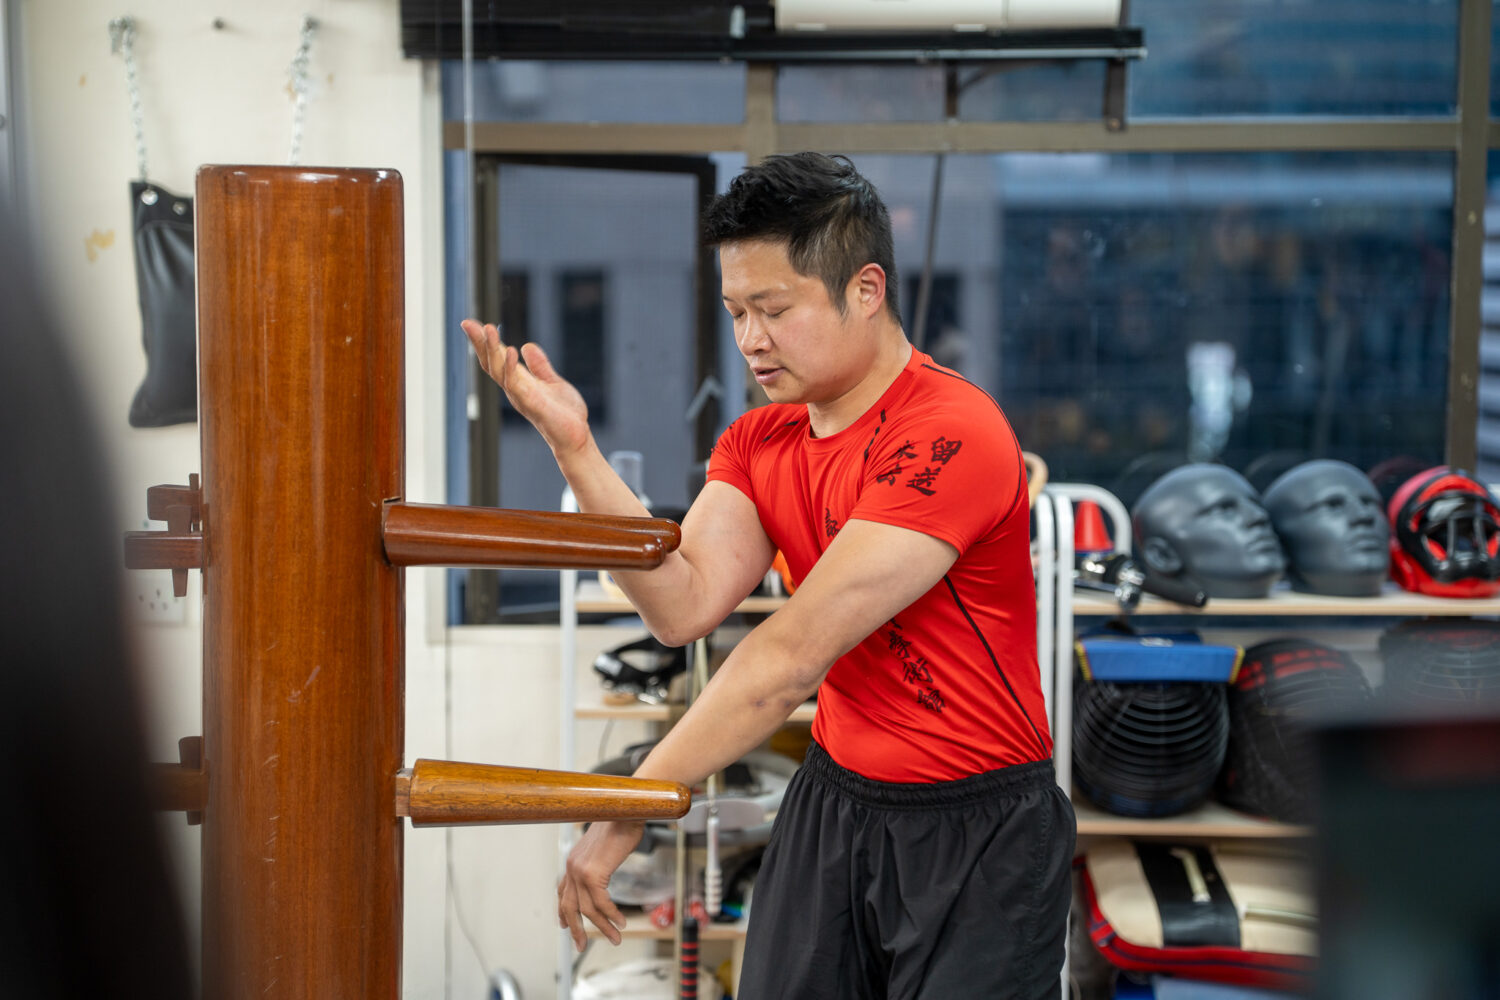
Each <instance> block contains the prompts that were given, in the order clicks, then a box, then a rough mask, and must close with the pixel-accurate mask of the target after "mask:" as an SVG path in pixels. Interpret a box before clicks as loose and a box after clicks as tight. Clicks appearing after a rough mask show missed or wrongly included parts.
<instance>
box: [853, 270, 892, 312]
mask: <svg viewBox="0 0 1500 1000" xmlns="http://www.w3.org/2000/svg"><path fill="white" fill-rule="evenodd" d="M847 295H848V298H849V303H850V305H852V306H853V307H854V308H855V309H857V310H858V314H859V315H860V316H863V317H865V318H866V319H868V318H870V317H871V316H874V315H875V314H876V313H878V312H879V311H880V310H881V309H883V308H885V268H883V267H881V266H880V265H879V264H876V263H873V262H872V263H869V264H866V265H865V266H864V267H862V268H860V269H859V270H858V271H856V272H854V277H852V278H850V279H849V285H848V288H847Z"/></svg>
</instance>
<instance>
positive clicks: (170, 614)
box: [126, 569, 187, 625]
mask: <svg viewBox="0 0 1500 1000" xmlns="http://www.w3.org/2000/svg"><path fill="white" fill-rule="evenodd" d="M126 595H127V597H126V601H127V603H128V605H129V608H130V615H131V617H133V618H134V619H135V620H136V621H138V622H145V623H147V624H150V625H181V624H183V623H184V622H186V621H187V599H186V598H183V597H178V596H177V595H176V594H174V593H172V571H171V570H169V569H136V570H130V571H129V589H128V590H126Z"/></svg>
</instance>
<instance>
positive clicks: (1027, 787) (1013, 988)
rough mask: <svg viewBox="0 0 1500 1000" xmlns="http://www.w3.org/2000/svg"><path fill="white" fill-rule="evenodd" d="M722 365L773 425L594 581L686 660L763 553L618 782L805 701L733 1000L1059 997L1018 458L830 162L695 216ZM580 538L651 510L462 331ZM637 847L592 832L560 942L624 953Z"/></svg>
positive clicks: (732, 449) (719, 455)
mask: <svg viewBox="0 0 1500 1000" xmlns="http://www.w3.org/2000/svg"><path fill="white" fill-rule="evenodd" d="M705 225H706V237H707V240H708V242H709V243H710V244H711V245H715V246H718V247H719V260H720V268H721V272H722V290H723V299H724V305H725V308H727V309H728V310H729V313H730V315H731V316H733V317H734V332H735V339H736V342H737V343H738V345H739V348H740V351H741V353H742V354H743V355H744V356H745V359H746V361H747V362H748V363H749V365H750V370H751V372H752V374H753V376H754V378H755V380H756V382H757V383H759V384H760V385H761V386H762V388H763V389H764V390H765V392H766V395H767V396H768V397H769V398H770V400H771V404H770V405H767V406H762V407H759V408H757V409H755V410H752V411H751V412H749V413H747V414H745V415H744V416H742V417H741V418H740V419H739V420H737V421H735V423H734V424H733V425H731V426H730V428H729V429H728V430H726V431H725V432H724V434H723V436H722V437H721V438H720V440H719V443H718V445H717V446H716V447H715V450H714V455H713V458H712V459H711V461H710V463H709V472H708V482H707V483H706V485H705V486H704V488H703V491H702V492H701V493H700V494H699V496H698V498H697V499H696V500H695V501H694V502H693V505H692V507H691V509H690V510H689V511H688V513H687V516H686V517H685V518H684V519H683V523H682V544H681V546H680V547H679V548H678V550H677V551H676V552H675V553H673V554H672V555H671V556H669V557H668V559H667V560H666V562H664V563H663V564H662V565H661V566H660V567H658V568H656V569H653V570H649V571H640V572H630V573H626V572H618V573H615V574H614V577H615V579H616V581H617V582H618V583H619V584H620V586H621V587H622V588H623V589H624V590H625V592H626V593H627V595H629V597H630V599H631V602H632V603H633V604H634V606H635V607H636V609H637V610H638V611H639V612H640V614H641V617H642V618H643V619H644V620H645V622H646V625H647V627H648V628H650V629H651V631H652V633H653V634H654V635H656V637H657V638H658V639H660V640H661V641H663V642H664V643H666V644H668V645H674V646H676V645H683V644H685V643H688V642H691V641H692V640H694V639H697V638H698V637H700V636H703V635H705V634H707V633H708V632H709V631H710V630H711V629H713V628H714V627H716V626H717V625H718V624H719V623H720V622H721V621H723V620H724V618H725V617H727V616H728V615H729V614H730V613H731V612H732V611H733V609H734V608H735V606H736V605H737V604H738V603H739V602H740V601H741V600H742V599H743V598H744V597H745V596H746V595H748V594H749V593H750V592H751V591H752V590H753V589H754V588H755V586H756V584H757V583H758V582H759V581H760V580H761V579H762V577H764V575H765V573H766V571H767V569H768V568H769V567H770V565H771V561H772V559H773V557H774V556H775V554H776V552H777V551H778V550H779V551H781V552H783V553H784V554H785V556H786V559H787V563H788V565H789V567H790V569H791V574H792V577H793V579H794V580H795V581H796V584H797V588H796V592H795V593H794V594H793V596H792V597H791V598H790V599H789V600H788V601H787V603H786V605H785V606H783V607H782V608H781V609H780V610H778V611H777V612H776V613H775V614H773V615H771V616H770V617H769V618H768V619H767V620H766V621H765V622H763V623H762V624H761V625H759V626H758V627H756V628H755V629H754V630H753V631H752V632H751V633H750V634H749V635H748V636H747V637H746V638H745V639H744V640H743V641H741V642H740V643H739V644H738V645H737V646H736V647H735V648H734V650H733V652H732V653H731V654H730V656H729V658H728V659H727V660H726V661H725V663H724V664H723V666H722V667H720V668H719V670H718V671H717V672H716V673H715V675H714V677H713V679H712V680H711V681H710V682H709V684H708V685H707V686H706V688H705V689H704V691H703V693H702V695H701V696H700V697H699V698H698V699H697V700H696V701H695V702H694V704H693V706H692V708H691V709H690V710H689V711H688V712H687V713H686V714H685V715H684V717H683V718H682V720H681V721H680V722H678V723H677V725H675V726H673V727H672V730H671V731H670V732H669V733H668V734H667V735H666V736H665V737H664V738H663V739H662V741H661V742H660V743H659V744H658V745H657V746H656V747H655V749H653V750H652V752H651V754H650V755H649V756H648V757H647V758H646V760H645V761H644V762H643V763H642V765H641V767H640V769H639V770H638V771H637V772H636V775H637V776H638V777H642V778H665V779H670V780H674V781H680V782H683V783H684V784H689V785H691V784H695V783H697V782H699V781H701V780H702V779H704V778H705V777H706V776H707V775H709V774H711V773H713V772H715V771H718V770H720V769H722V768H723V767H725V766H727V765H729V764H731V763H733V762H734V761H736V760H738V759H739V758H740V757H741V756H742V755H743V754H745V753H746V752H747V751H749V750H752V749H754V748H755V747H757V746H758V745H760V744H761V743H762V742H763V741H764V740H765V739H766V738H767V737H768V736H770V735H771V734H772V733H773V732H774V731H775V730H776V729H777V728H778V727H779V726H780V725H781V724H782V723H783V722H785V721H786V718H787V716H788V715H789V714H790V713H791V711H792V709H794V708H795V707H797V706H798V705H800V704H802V703H803V702H804V701H805V700H806V699H807V698H808V697H810V696H811V695H812V694H813V693H814V692H816V693H817V696H818V711H817V715H816V719H815V721H814V724H813V738H814V743H813V745H812V747H811V749H810V750H809V753H808V757H807V760H806V762H805V763H804V765H803V767H802V768H801V769H800V770H799V771H798V773H797V776H796V777H795V778H794V780H793V782H792V785H791V786H790V787H789V788H788V789H787V793H786V797H785V800H784V801H783V804H782V808H781V810H780V813H779V815H778V817H777V820H776V825H775V829H774V831H773V833H772V837H771V843H770V845H769V846H768V847H767V850H766V854H765V859H764V861H763V863H762V866H761V870H760V874H759V877H758V878H757V880H756V884H755V888H754V893H753V900H752V906H751V920H750V930H749V937H748V940H747V943H746V952H745V961H744V966H743V969H744V971H743V975H742V979H741V984H740V994H739V995H740V996H742V997H744V998H748V1000H761V998H767V1000H783V998H799V997H817V998H844V997H847V998H849V1000H866V998H883V997H890V998H897V997H900V998H917V997H923V998H933V1000H937V998H952V997H965V998H978V997H1006V998H1010V997H1014V998H1018V1000H1020V998H1024V1000H1032V998H1041V997H1055V996H1057V995H1058V993H1059V989H1060V977H1059V971H1060V969H1061V965H1062V959H1063V941H1064V938H1065V936H1066V924H1067V912H1068V899H1069V867H1070V862H1071V859H1072V853H1073V841H1074V821H1073V813H1072V809H1071V807H1070V805H1069V804H1068V801H1067V798H1066V796H1064V795H1063V794H1062V792H1061V790H1060V789H1058V787H1057V785H1056V779H1055V777H1054V774H1053V770H1052V763H1051V753H1052V741H1051V737H1050V734H1049V732H1048V727H1047V719H1046V712H1045V708H1044V706H1043V701H1042V695H1041V688H1040V681H1039V672H1038V668H1037V662H1036V608H1035V593H1034V584H1033V579H1032V574H1031V565H1030V556H1029V545H1030V542H1029V533H1030V532H1029V511H1028V505H1027V496H1026V483H1025V474H1024V471H1023V466H1022V464H1021V454H1020V448H1019V446H1018V445H1017V443H1016V440H1015V437H1014V435H1013V434H1012V432H1011V430H1010V426H1009V424H1008V423H1007V422H1006V420H1005V418H1004V416H1003V414H1002V413H1001V412H1000V409H999V407H998V406H997V405H996V404H995V403H994V401H993V400H991V399H990V398H989V397H988V396H987V395H986V394H985V393H984V392H983V391H982V390H980V389H978V388H977V387H975V386H973V385H972V384H970V383H969V382H967V381H965V380H964V379H963V378H962V377H961V376H959V375H957V374H956V373H954V372H952V371H949V370H947V369H945V368H942V367H940V366H938V365H936V364H934V363H933V361H932V359H931V358H929V357H928V356H926V355H925V354H922V353H921V352H919V351H916V350H915V349H914V348H913V347H912V345H911V344H910V343H909V342H908V341H907V339H906V335H905V332H904V331H903V329H902V327H901V320H900V313H899V311H898V309H897V303H896V297H895V273H896V272H895V264H894V253H893V250H892V237H891V227H890V219H889V215H888V213H887V211H886V208H885V206H884V204H883V203H882V202H881V200H880V197H879V195H878V193H877V192H876V191H875V189H874V187H873V186H872V185H871V184H870V183H869V182H868V181H867V180H866V179H865V178H864V177H862V176H861V175H860V174H859V173H858V172H857V171H856V170H855V169H854V167H853V165H852V164H850V163H849V162H848V161H847V160H845V159H843V158H837V157H827V156H822V155H819V154H812V153H802V154H796V155H793V156H775V157H770V158H769V159H768V160H767V161H766V162H765V163H763V164H760V165H758V166H754V167H751V168H749V169H747V170H746V171H745V172H744V173H743V174H741V175H740V176H739V177H738V178H736V179H735V181H734V182H733V183H732V184H731V186H730V188H729V190H728V192H726V193H725V194H724V195H721V196H720V197H719V198H718V199H716V200H715V202H714V203H713V205H712V206H711V207H710V209H709V211H708V213H707V217H706V220H705ZM463 327H464V330H465V332H466V333H467V334H468V336H469V339H470V341H471V343H472V344H473V345H474V349H475V351H476V353H477V355H478V357H479V359H480V362H481V364H482V365H483V366H484V368H485V370H486V371H487V372H488V373H489V374H490V376H491V377H492V378H494V379H495V381H496V382H498V383H499V384H500V385H501V387H502V388H504V389H505V391H506V394H507V395H508V397H509V398H510V400H511V402H512V403H513V405H514V406H515V407H516V409H517V410H519V411H520V412H521V413H522V414H523V415H525V416H526V417H527V419H528V420H530V421H531V422H532V423H533V425H535V426H536V428H537V429H538V431H540V432H541V434H542V436H543V438H544V439H545V440H546V441H547V443H548V445H549V446H550V447H551V448H552V452H553V455H554V457H555V458H556V459H557V463H558V466H559V468H560V469H561V470H562V472H563V475H564V476H565V477H566V479H567V481H568V483H569V485H570V486H571V487H572V489H573V492H574V494H575V495H576V496H577V498H578V502H579V507H580V509H582V510H584V511H586V512H591V513H608V514H636V515H640V514H645V513H646V512H645V510H644V508H643V507H642V506H641V505H640V503H639V501H637V500H636V498H635V496H634V494H633V493H632V492H631V491H630V489H629V488H628V487H627V486H626V485H625V484H624V483H623V482H622V481H621V480H620V479H619V478H618V477H617V476H616V475H615V474H614V473H613V471H612V470H611V469H610V467H609V464H608V462H607V461H606V460H605V458H604V456H603V454H602V453H601V452H600V450H599V448H598V447H597V445H596V444H595V442H594V439H593V436H592V434H591V433H590V430H589V425H588V414H587V409H586V407H585V406H584V403H583V400H582V398H581V397H580V396H579V395H578V393H577V391H576V390H574V389H573V387H572V386H570V385H569V384H568V383H567V382H565V381H564V380H563V379H561V378H560V377H559V376H558V375H557V373H556V371H555V370H554V369H553V368H552V365H551V364H550V362H549V361H548V360H547V358H546V356H545V354H543V352H542V351H541V350H540V349H539V348H537V347H536V346H535V345H533V344H527V345H525V346H523V347H522V348H521V349H520V350H519V351H517V350H516V349H515V348H513V347H507V346H504V345H502V344H501V343H500V341H499V335H498V332H497V331H496V329H495V328H494V327H493V326H488V325H485V326H481V325H480V324H478V323H476V322H474V321H472V320H466V321H464V324H463ZM641 835H642V826H641V824H639V823H596V824H594V825H593V826H591V827H590V828H589V830H588V831H587V833H585V835H584V836H583V837H582V838H581V839H580V841H579V843H578V844H577V845H576V846H575V847H574V849H573V851H572V853H571V854H570V855H569V858H568V863H567V870H566V873H565V874H564V877H563V879H562V881H561V883H560V885H559V886H558V918H559V921H560V922H561V923H562V924H563V925H564V926H566V927H568V928H569V929H570V930H571V932H572V935H573V939H574V941H575V943H577V944H578V946H579V947H580V948H582V947H583V945H584V943H585V937H584V930H583V919H584V918H585V917H586V918H588V919H589V920H590V921H591V922H593V923H594V924H595V925H596V926H598V927H599V929H600V930H601V931H602V932H603V933H604V935H605V936H606V937H607V938H609V939H610V940H611V941H613V942H616V943H618V941H619V938H620V935H619V931H618V927H619V926H620V925H622V924H623V917H622V916H621V914H620V911H619V909H618V908H617V907H616V906H615V905H614V903H613V901H612V900H611V899H610V898H609V893H608V884H609V879H610V876H611V875H612V874H613V872H614V871H615V869H616V868H617V867H618V866H619V865H620V863H621V862H622V861H623V860H624V859H625V857H626V856H627V855H628V854H629V852H630V851H631V850H632V849H633V848H634V847H635V846H636V844H637V843H638V842H639V840H640V838H641Z"/></svg>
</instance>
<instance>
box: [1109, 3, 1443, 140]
mask: <svg viewBox="0 0 1500 1000" xmlns="http://www.w3.org/2000/svg"><path fill="white" fill-rule="evenodd" d="M1129 19H1130V22H1131V23H1132V24H1135V25H1138V26H1140V27H1141V28H1142V29H1143V30H1144V31H1145V36H1146V49H1147V52H1148V56H1147V58H1146V59H1144V60H1141V61H1139V62H1134V63H1131V65H1130V68H1129V70H1128V74H1129V81H1130V82H1129V103H1128V108H1129V113H1130V114H1132V115H1142V116H1153V115H1289V114H1314V115H1447V114H1453V113H1454V111H1455V108H1456V94H1457V83H1456V81H1457V63H1458V54H1457V53H1458V43H1457V37H1458V0H1318V2H1316V3H1305V2H1299V0H1196V2H1194V3H1182V2H1181V0H1133V2H1132V3H1131V5H1130V18H1129Z"/></svg>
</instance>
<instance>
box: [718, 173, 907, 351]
mask: <svg viewBox="0 0 1500 1000" xmlns="http://www.w3.org/2000/svg"><path fill="white" fill-rule="evenodd" d="M703 239H704V242H705V243H707V244H708V245H709V246H711V247H717V246H722V245H723V244H725V243H740V242H745V241H751V240H766V241H768V242H771V243H781V244H784V245H785V246H786V252H787V259H788V260H789V261H790V262H791V265H792V269H793V270H795V271H796V272H797V273H798V274H803V275H808V276H812V277H816V278H818V279H820V280H821V281H822V282H823V284H824V286H825V287H827V289H828V296H829V298H831V299H832V300H833V303H834V305H835V306H837V307H838V310H839V312H841V313H842V312H843V311H844V308H845V305H844V287H845V286H846V285H847V284H848V283H849V279H850V278H852V277H854V275H855V274H856V273H857V272H858V271H859V269H860V268H862V267H864V266H865V265H866V264H871V263H874V264H879V265H880V267H881V268H882V269H883V270H884V271H885V304H886V308H887V309H889V310H890V314H891V316H892V318H894V319H895V321H896V322H897V323H898V324H899V323H900V322H901V309H900V306H899V304H898V301H897V295H896V253H895V249H894V241H893V239H892V237H891V216H890V213H889V212H887V211H886V207H885V203H884V202H883V201H881V200H880V194H879V192H877V191H876V190H875V185H873V184H871V183H870V182H869V181H868V180H866V179H865V178H864V176H863V175H861V174H860V172H859V171H858V170H855V169H854V164H853V163H851V162H849V159H848V158H847V157H843V156H825V155H824V154H822V153H789V154H785V155H777V156H768V157H767V158H766V159H765V161H764V162H762V163H759V164H756V165H755V166H752V167H747V168H746V169H745V171H744V172H743V173H741V174H740V175H739V176H738V177H736V178H735V179H734V180H733V181H732V182H731V183H730V185H729V190H728V191H726V192H725V193H724V194H721V195H719V196H718V197H717V198H715V199H714V200H713V202H712V204H710V205H709V207H708V210H707V211H706V212H705V213H704V216H703Z"/></svg>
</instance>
